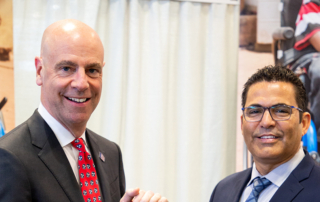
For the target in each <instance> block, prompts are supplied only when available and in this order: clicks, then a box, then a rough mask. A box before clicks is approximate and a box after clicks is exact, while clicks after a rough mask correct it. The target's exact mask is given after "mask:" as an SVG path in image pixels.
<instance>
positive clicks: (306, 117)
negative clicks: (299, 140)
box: [301, 112, 311, 137]
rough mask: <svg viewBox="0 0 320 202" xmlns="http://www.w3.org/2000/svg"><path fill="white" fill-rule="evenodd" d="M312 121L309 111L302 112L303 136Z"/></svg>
mask: <svg viewBox="0 0 320 202" xmlns="http://www.w3.org/2000/svg"><path fill="white" fill-rule="evenodd" d="M310 122H311V115H310V114H309V113H308V112H304V113H303V114H302V120H301V126H302V136H303V135H305V134H306V133H307V131H308V129H309V126H310ZM302 136H301V137H302Z"/></svg>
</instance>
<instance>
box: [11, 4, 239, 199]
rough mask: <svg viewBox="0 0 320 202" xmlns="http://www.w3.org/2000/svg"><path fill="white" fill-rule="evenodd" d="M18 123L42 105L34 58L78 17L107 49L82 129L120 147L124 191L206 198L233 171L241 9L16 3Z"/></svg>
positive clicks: (226, 5)
mask: <svg viewBox="0 0 320 202" xmlns="http://www.w3.org/2000/svg"><path fill="white" fill-rule="evenodd" d="M13 2H14V49H15V50H14V53H15V60H14V62H15V98H16V100H15V104H16V123H17V124H19V123H22V122H23V121H24V120H26V119H27V118H28V117H29V116H30V115H31V114H32V112H33V110H34V109H35V108H37V106H38V105H39V97H40V88H39V87H37V86H36V85H35V68H34V64H33V59H34V57H35V56H36V55H39V52H40V40H41V34H42V32H43V31H44V29H45V28H46V27H47V26H48V25H49V24H51V23H52V22H54V21H56V20H60V19H64V18H75V19H78V20H81V21H83V22H85V23H87V24H88V25H90V26H91V27H93V28H94V29H95V30H96V31H97V32H98V34H99V35H100V37H101V40H102V42H103V44H104V47H105V62H106V65H105V67H104V69H103V92H102V96H101V100H100V104H99V105H98V107H97V109H96V110H95V112H94V113H93V114H92V116H91V118H90V121H89V123H88V128H90V129H92V130H93V131H95V132H97V133H98V134H100V135H102V136H104V137H106V138H108V139H110V140H112V141H115V142H116V143H118V144H119V145H120V147H121V149H122V152H123V160H124V166H125V173H126V180H127V188H130V187H141V188H142V189H148V190H153V191H155V192H159V193H161V194H163V195H165V196H166V197H167V198H168V199H169V200H170V201H171V202H174V201H186V202H195V201H204V202H205V201H209V198H210V194H211V192H212V190H213V188H214V187H215V185H216V183H217V182H218V181H219V180H221V179H222V178H223V177H225V176H226V175H228V174H230V173H232V172H234V171H235V151H236V147H235V140H236V100H237V99H236V95H237V93H236V84H237V56H238V55H237V50H238V49H237V47H238V29H239V28H238V26H239V25H238V24H239V22H238V20H239V16H238V15H239V11H238V9H239V7H238V5H228V4H218V3H212V4H209V3H192V2H176V1H155V0H151V1H144V0H109V1H107V0H100V1H99V0H95V1H80V0H66V1H62V0H60V1H58V0H55V1H53V0H52V1H41V0H14V1H13Z"/></svg>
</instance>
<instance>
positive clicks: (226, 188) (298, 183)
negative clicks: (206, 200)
mask: <svg viewBox="0 0 320 202" xmlns="http://www.w3.org/2000/svg"><path fill="white" fill-rule="evenodd" d="M251 170H252V169H251V168H249V169H247V170H244V171H242V172H239V173H235V174H232V175H230V176H228V177H226V178H225V179H223V180H222V181H220V182H219V183H218V184H217V186H216V187H215V189H214V190H213V193H212V195H211V198H210V202H239V201H240V197H241V195H242V192H243V191H244V189H245V187H246V185H247V184H248V182H249V180H250V179H251ZM289 201H294V202H319V201H320V167H319V166H317V165H315V163H314V160H313V159H312V158H311V157H310V156H309V154H308V153H306V156H305V157H304V158H303V159H302V161H301V162H300V164H299V165H298V166H297V167H296V168H295V169H294V170H293V171H292V173H291V174H290V175H289V176H288V178H287V179H286V180H285V181H284V182H283V184H282V185H281V186H280V187H279V189H278V190H277V191H276V193H275V194H274V195H273V197H272V198H271V200H270V202H289Z"/></svg>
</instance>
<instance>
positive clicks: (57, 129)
mask: <svg viewBox="0 0 320 202" xmlns="http://www.w3.org/2000/svg"><path fill="white" fill-rule="evenodd" d="M38 112H39V114H40V115H41V116H42V118H43V119H44V120H45V121H46V122H47V124H48V125H49V127H50V128H51V130H52V131H53V133H54V134H55V135H56V137H57V139H58V141H59V143H60V145H61V147H62V149H63V151H64V153H65V154H66V156H67V159H68V161H69V163H70V166H71V168H72V170H73V173H74V175H75V177H76V179H77V181H78V183H79V170H78V156H79V151H78V150H77V149H76V148H75V147H73V146H72V144H71V142H72V141H73V140H74V139H76V138H75V137H74V136H73V135H72V134H71V133H70V132H69V131H68V130H67V129H66V128H65V127H63V126H62V125H61V124H60V123H59V122H58V121H57V120H56V119H55V118H53V116H51V114H49V112H48V111H47V110H46V108H44V106H43V105H42V103H40V106H39V108H38ZM81 138H82V139H83V140H84V143H85V146H86V151H87V152H89V153H90V151H89V148H88V145H87V141H86V135H85V132H84V133H83V134H82V135H81ZM90 154H91V153H90Z"/></svg>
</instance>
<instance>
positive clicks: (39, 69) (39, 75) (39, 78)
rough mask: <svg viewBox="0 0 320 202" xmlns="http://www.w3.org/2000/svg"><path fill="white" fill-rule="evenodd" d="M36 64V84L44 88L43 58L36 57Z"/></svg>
mask: <svg viewBox="0 0 320 202" xmlns="http://www.w3.org/2000/svg"><path fill="white" fill-rule="evenodd" d="M34 63H35V66H36V83H37V85H38V86H42V84H43V82H42V71H43V65H42V58H40V57H36V58H35V59H34Z"/></svg>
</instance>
